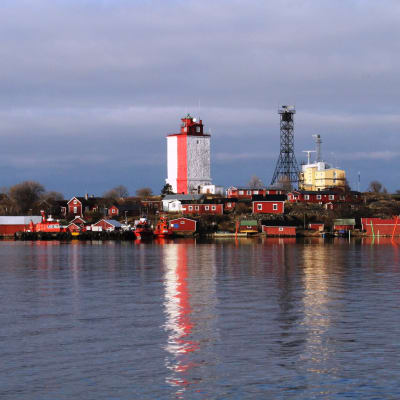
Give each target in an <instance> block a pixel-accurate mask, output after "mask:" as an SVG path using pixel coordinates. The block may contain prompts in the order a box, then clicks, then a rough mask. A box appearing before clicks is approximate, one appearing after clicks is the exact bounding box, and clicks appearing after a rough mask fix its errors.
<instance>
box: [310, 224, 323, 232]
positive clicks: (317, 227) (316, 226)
mask: <svg viewBox="0 0 400 400" xmlns="http://www.w3.org/2000/svg"><path fill="white" fill-rule="evenodd" d="M324 228H325V225H324V224H323V223H322V222H310V223H309V224H308V229H312V230H314V231H320V232H322V231H323V230H324Z"/></svg>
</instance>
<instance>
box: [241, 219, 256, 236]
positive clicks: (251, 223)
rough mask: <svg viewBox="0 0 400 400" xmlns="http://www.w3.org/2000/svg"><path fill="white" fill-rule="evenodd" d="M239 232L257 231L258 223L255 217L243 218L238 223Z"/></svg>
mask: <svg viewBox="0 0 400 400" xmlns="http://www.w3.org/2000/svg"><path fill="white" fill-rule="evenodd" d="M239 232H240V233H258V223H257V220H255V219H243V220H241V221H240V224H239Z"/></svg>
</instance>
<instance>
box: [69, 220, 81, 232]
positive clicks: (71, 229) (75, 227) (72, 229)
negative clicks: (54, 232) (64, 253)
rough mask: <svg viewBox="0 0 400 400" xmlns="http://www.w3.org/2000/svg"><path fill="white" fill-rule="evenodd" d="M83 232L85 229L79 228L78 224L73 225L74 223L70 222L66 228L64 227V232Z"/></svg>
mask: <svg viewBox="0 0 400 400" xmlns="http://www.w3.org/2000/svg"><path fill="white" fill-rule="evenodd" d="M84 230H85V228H84V227H83V228H82V227H81V226H79V225H78V224H75V223H74V222H71V223H70V224H69V225H68V226H67V227H66V231H67V232H71V233H72V232H82V231H84Z"/></svg>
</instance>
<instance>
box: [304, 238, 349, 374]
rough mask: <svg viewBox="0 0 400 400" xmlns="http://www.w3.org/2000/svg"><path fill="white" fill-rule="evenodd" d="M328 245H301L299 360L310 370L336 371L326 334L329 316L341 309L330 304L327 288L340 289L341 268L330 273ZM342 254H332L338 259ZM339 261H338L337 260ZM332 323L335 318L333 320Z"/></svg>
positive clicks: (314, 371)
mask: <svg viewBox="0 0 400 400" xmlns="http://www.w3.org/2000/svg"><path fill="white" fill-rule="evenodd" d="M330 250H331V246H329V245H325V246H324V245H319V246H307V245H306V246H304V248H303V260H302V261H303V276H302V278H303V284H304V296H303V307H304V313H303V320H302V322H301V325H302V326H303V327H304V329H305V331H306V336H305V343H304V350H303V352H302V355H301V357H300V358H301V360H302V361H303V362H304V363H305V365H306V368H307V370H308V371H309V372H311V373H316V374H328V373H330V374H331V373H335V372H337V370H338V364H337V363H336V360H335V353H336V348H335V345H334V340H332V338H331V337H330V336H329V331H330V327H331V325H332V318H334V317H335V313H340V309H338V308H337V307H332V297H331V295H330V291H331V290H332V288H334V290H335V292H336V293H337V292H338V291H340V286H341V282H340V279H341V276H342V274H341V273H340V271H338V270H336V273H335V274H331V273H330V272H329V266H330V263H331V262H332V260H330V256H331V251H330ZM341 255H342V253H341V252H340V251H337V252H336V253H335V256H336V257H337V258H339V259H340V257H341ZM339 264H341V263H340V261H339ZM334 322H335V321H334Z"/></svg>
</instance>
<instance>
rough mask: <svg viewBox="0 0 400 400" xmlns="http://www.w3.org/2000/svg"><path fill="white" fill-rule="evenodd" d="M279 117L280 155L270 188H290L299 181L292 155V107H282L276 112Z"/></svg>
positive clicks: (296, 165)
mask: <svg viewBox="0 0 400 400" xmlns="http://www.w3.org/2000/svg"><path fill="white" fill-rule="evenodd" d="M278 114H279V115H280V118H281V121H280V137H281V144H280V153H279V158H278V162H277V163H276V167H275V172H274V175H273V177H272V181H271V186H274V185H275V186H286V187H287V188H292V186H293V185H297V184H298V181H299V173H300V171H299V166H298V164H297V161H296V157H295V155H294V133H293V130H294V122H293V116H294V114H296V110H295V107H294V106H282V107H281V108H279V110H278Z"/></svg>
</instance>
